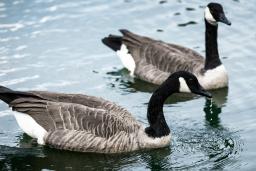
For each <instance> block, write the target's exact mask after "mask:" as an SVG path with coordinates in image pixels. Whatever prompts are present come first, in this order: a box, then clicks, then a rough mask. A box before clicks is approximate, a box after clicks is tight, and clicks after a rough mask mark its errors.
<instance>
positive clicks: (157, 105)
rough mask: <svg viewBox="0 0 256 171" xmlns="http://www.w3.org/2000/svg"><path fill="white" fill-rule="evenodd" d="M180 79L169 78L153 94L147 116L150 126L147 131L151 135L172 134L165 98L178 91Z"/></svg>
mask: <svg viewBox="0 0 256 171" xmlns="http://www.w3.org/2000/svg"><path fill="white" fill-rule="evenodd" d="M177 87H179V83H178V81H175V80H173V79H167V80H166V81H165V82H164V83H163V84H162V85H161V86H160V87H159V88H158V89H157V90H156V91H155V92H154V93H153V95H152V96H151V98H150V100H149V104H148V112H147V118H148V122H149V127H147V128H146V129H145V132H146V133H147V134H148V136H150V137H162V136H166V135H169V134H170V129H169V127H168V125H167V123H166V121H165V118H164V113H163V105H164V102H165V100H166V99H167V98H168V97H169V96H170V95H171V94H173V93H175V92H177V90H176V89H177Z"/></svg>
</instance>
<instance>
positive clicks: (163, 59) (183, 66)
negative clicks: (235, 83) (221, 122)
mask: <svg viewBox="0 0 256 171" xmlns="http://www.w3.org/2000/svg"><path fill="white" fill-rule="evenodd" d="M204 15H205V27H206V32H205V41H206V42H205V46H206V58H205V59H204V58H203V57H202V56H201V55H200V54H198V53H197V52H195V51H194V50H192V49H189V48H186V47H182V46H180V45H176V44H170V43H165V42H162V41H158V40H154V39H151V38H148V37H143V36H139V35H136V34H134V33H131V32H130V31H128V30H120V32H121V33H122V34H123V36H115V35H109V36H108V37H105V38H104V39H102V42H103V43H104V44H105V45H107V46H108V47H110V48H111V49H113V50H114V51H116V53H117V55H118V56H119V57H120V59H121V61H122V63H123V65H124V67H126V68H127V69H128V70H129V71H130V73H131V75H135V76H136V77H138V78H140V79H142V80H144V81H147V82H150V83H153V84H157V85H160V84H161V83H163V82H164V81H165V80H166V78H167V77H168V76H169V74H170V73H174V72H176V71H188V72H191V73H193V74H194V75H195V76H196V77H197V78H198V80H199V83H200V84H201V85H202V86H203V87H204V88H205V89H207V90H209V89H217V88H222V87H226V86H228V74H227V71H226V69H225V67H224V66H223V65H222V63H221V60H220V58H219V52H218V44H217V30H218V22H223V23H225V24H227V25H231V23H230V21H229V20H228V19H227V18H226V17H225V14H224V11H223V8H222V6H221V5H220V4H218V3H209V4H208V5H207V7H206V8H205V13H204Z"/></svg>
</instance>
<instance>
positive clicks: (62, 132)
mask: <svg viewBox="0 0 256 171" xmlns="http://www.w3.org/2000/svg"><path fill="white" fill-rule="evenodd" d="M181 84H185V85H186V87H187V90H186V91H191V92H192V93H195V94H199V95H203V96H206V97H211V94H209V93H208V92H206V91H205V90H204V89H203V88H202V87H201V86H200V84H199V83H198V80H197V78H196V77H195V76H194V75H193V74H191V73H188V72H185V71H184V72H183V71H180V72H176V73H174V74H172V75H171V76H169V77H168V79H167V80H166V81H165V82H164V83H163V84H162V85H161V86H159V88H158V89H157V90H156V91H155V92H154V93H153V95H152V96H151V98H150V101H149V104H148V111H147V118H148V122H149V126H148V127H147V128H145V127H144V126H143V125H142V124H141V123H139V122H138V121H136V120H135V119H134V118H133V117H132V115H131V114H130V113H129V112H128V111H127V110H126V109H124V108H122V107H120V106H118V105H117V104H115V103H112V102H110V101H107V100H104V99H102V98H98V97H93V96H87V95H80V94H62V93H51V92H43V91H27V92H21V91H13V90H11V89H8V88H6V87H2V86H1V87H0V99H1V100H3V101H4V102H5V103H7V104H9V106H10V107H11V108H12V110H13V111H16V112H15V113H14V116H15V118H16V120H17V122H18V124H19V126H20V127H21V129H22V130H23V131H24V132H25V133H27V134H28V135H29V136H31V137H33V138H36V139H37V142H38V143H39V144H42V145H48V146H50V147H54V148H57V149H64V150H71V151H79V152H96V153H120V152H129V151H135V150H140V149H148V148H160V147H165V146H168V145H169V143H170V141H171V139H170V129H169V127H168V125H167V123H166V121H165V118H164V114H163V105H164V101H165V100H166V99H167V98H168V97H169V96H170V95H171V94H173V93H178V92H181V91H183V89H181ZM183 86H184V85H183Z"/></svg>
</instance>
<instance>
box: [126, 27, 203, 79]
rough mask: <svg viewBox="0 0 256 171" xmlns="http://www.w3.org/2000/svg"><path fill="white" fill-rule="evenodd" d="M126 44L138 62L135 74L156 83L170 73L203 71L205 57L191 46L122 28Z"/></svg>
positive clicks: (196, 72) (197, 72)
mask: <svg viewBox="0 0 256 171" xmlns="http://www.w3.org/2000/svg"><path fill="white" fill-rule="evenodd" d="M121 32H122V33H123V38H122V40H123V41H122V43H123V44H125V45H126V46H127V48H128V50H129V52H130V53H131V56H132V57H133V58H134V61H135V63H136V68H135V72H134V73H135V75H136V76H137V77H139V78H141V79H143V80H146V81H148V82H152V83H154V84H161V83H162V82H163V81H164V80H166V79H167V77H168V76H169V74H171V73H174V72H176V71H181V70H183V71H188V72H192V73H194V74H196V75H197V74H199V73H201V72H202V69H203V67H204V58H203V57H202V56H201V55H200V54H198V53H197V52H195V51H194V50H191V49H189V48H185V47H181V46H179V45H175V44H169V43H165V42H163V41H158V40H154V39H151V38H148V37H143V36H139V35H136V34H134V33H131V32H129V31H127V30H121Z"/></svg>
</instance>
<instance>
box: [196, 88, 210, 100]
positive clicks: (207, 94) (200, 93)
mask: <svg viewBox="0 0 256 171" xmlns="http://www.w3.org/2000/svg"><path fill="white" fill-rule="evenodd" d="M192 92H193V93H195V94H198V95H201V96H205V97H208V98H212V94H211V93H209V92H208V91H206V90H204V89H203V87H199V89H197V90H194V91H192Z"/></svg>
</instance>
